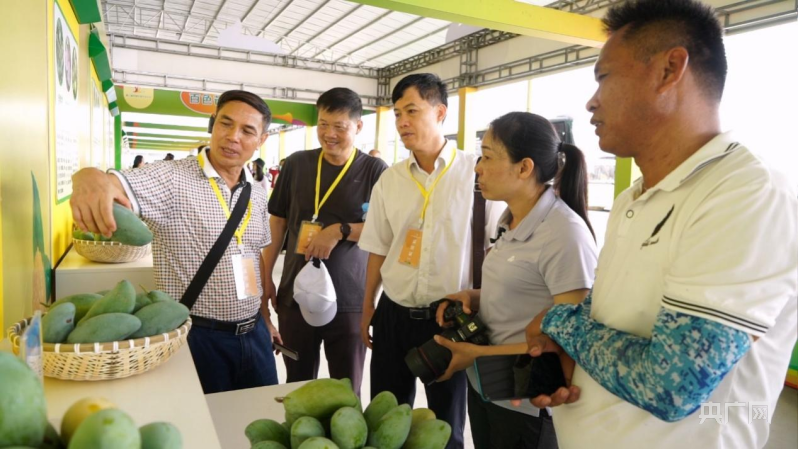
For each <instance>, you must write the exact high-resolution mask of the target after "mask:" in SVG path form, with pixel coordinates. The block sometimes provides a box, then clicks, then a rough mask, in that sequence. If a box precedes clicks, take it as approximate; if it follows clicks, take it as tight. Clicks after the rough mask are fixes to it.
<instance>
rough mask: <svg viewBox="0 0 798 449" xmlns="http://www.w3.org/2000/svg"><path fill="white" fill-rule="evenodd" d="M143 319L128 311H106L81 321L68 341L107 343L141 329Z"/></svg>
mask: <svg viewBox="0 0 798 449" xmlns="http://www.w3.org/2000/svg"><path fill="white" fill-rule="evenodd" d="M140 327H141V320H140V319H138V318H137V317H136V316H134V315H129V314H127V313H106V314H103V315H98V316H95V317H93V318H89V319H88V320H84V321H82V322H81V323H80V325H79V326H78V327H76V328H75V330H73V331H72V333H70V334H69V336H68V337H67V343H105V342H109V341H120V340H125V339H127V338H128V337H129V336H130V335H131V334H133V333H134V332H136V331H137V330H139V328H140Z"/></svg>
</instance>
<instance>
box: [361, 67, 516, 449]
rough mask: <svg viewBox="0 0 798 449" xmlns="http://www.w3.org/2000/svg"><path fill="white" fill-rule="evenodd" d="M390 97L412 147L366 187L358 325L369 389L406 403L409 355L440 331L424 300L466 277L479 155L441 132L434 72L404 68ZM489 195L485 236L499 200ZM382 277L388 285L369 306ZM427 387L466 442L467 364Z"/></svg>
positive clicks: (466, 282) (455, 287)
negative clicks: (367, 357)
mask: <svg viewBox="0 0 798 449" xmlns="http://www.w3.org/2000/svg"><path fill="white" fill-rule="evenodd" d="M393 100H394V113H395V115H396V128H397V130H398V131H399V134H400V136H401V138H402V142H403V143H404V144H405V146H406V147H407V148H408V149H410V150H411V151H412V155H411V156H410V158H408V159H407V160H405V161H402V162H400V163H398V164H395V165H394V166H393V167H391V168H389V169H388V170H386V171H385V172H384V173H383V175H382V176H381V177H380V180H379V181H378V182H377V184H376V186H375V187H374V190H373V191H372V194H371V201H370V202H369V211H368V216H367V218H366V223H365V225H364V227H363V233H362V234H361V236H360V243H359V246H360V248H361V249H363V250H364V251H367V252H369V253H370V254H369V261H368V266H367V269H366V292H365V299H364V301H363V320H362V323H361V334H362V336H363V342H364V343H365V344H366V345H367V346H368V347H370V348H371V349H372V357H371V394H372V398H373V397H374V396H375V395H376V394H378V393H380V392H382V391H391V392H392V393H393V394H394V395H395V396H396V397H397V399H398V400H399V403H400V404H403V403H408V404H411V405H412V404H413V400H414V398H415V385H416V378H415V376H414V375H413V373H412V372H411V371H410V370H409V368H408V366H407V364H406V363H405V356H406V355H407V352H408V351H409V350H410V349H411V348H415V347H418V346H421V345H422V344H423V343H425V342H426V341H428V340H430V339H432V337H433V336H434V335H435V334H438V333H440V332H441V331H442V329H441V328H440V327H438V325H437V323H436V322H435V311H436V310H437V309H436V308H434V307H430V304H431V303H432V302H433V301H436V300H438V299H441V298H443V297H444V296H445V295H446V294H448V293H449V292H453V291H460V290H463V289H465V288H470V286H471V283H472V282H471V226H472V212H473V207H474V205H473V204H474V177H475V173H474V166H475V165H476V162H477V156H476V155H475V154H468V153H465V152H463V151H459V150H458V149H457V148H456V147H455V145H453V144H452V143H449V142H447V141H446V139H445V138H444V136H443V131H442V128H441V126H442V124H443V120H444V118H445V117H446V102H447V97H446V85H445V84H444V83H443V82H441V80H440V79H439V78H438V77H437V76H435V75H433V74H429V73H425V74H415V75H409V76H407V77H405V78H404V79H402V80H401V81H400V82H399V83H398V84H397V85H396V87H395V88H394V91H393ZM422 191H423V193H422ZM425 195H426V196H428V201H425ZM488 203H489V205H488V207H487V210H486V216H487V218H486V220H485V221H486V223H485V228H486V232H485V235H486V236H488V235H490V231H491V230H493V229H495V227H496V223H497V221H498V218H499V215H500V214H501V211H502V209H503V208H501V207H493V206H494V204H493V203H492V202H488ZM422 214H423V215H422ZM422 217H423V219H422ZM486 243H487V242H486ZM380 284H382V285H383V286H384V289H385V290H384V293H383V295H382V297H381V298H380V301H379V305H378V307H377V308H376V311H375V306H374V303H375V301H376V299H377V298H376V296H377V292H378V290H379V287H380ZM369 327H372V328H373V338H372V337H371V335H370V334H369ZM425 390H426V393H427V401H428V404H429V408H430V409H432V410H433V411H434V412H435V414H436V416H437V417H438V419H442V420H445V421H447V422H448V423H449V424H450V425H451V426H452V436H451V438H450V440H449V443H448V445H447V448H448V449H455V448H462V447H463V429H464V426H465V407H466V378H465V374H464V373H463V372H460V373H457V374H456V375H455V376H453V377H452V378H451V379H449V380H447V381H445V382H435V383H433V384H431V385H427V386H426V388H425Z"/></svg>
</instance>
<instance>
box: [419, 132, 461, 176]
mask: <svg viewBox="0 0 798 449" xmlns="http://www.w3.org/2000/svg"><path fill="white" fill-rule="evenodd" d="M453 149H455V150H456V149H457V146H456V143H455V142H452V141H451V140H448V139H447V140H446V143H445V144H443V149H442V150H441V152H440V153H439V154H438V157H437V159H435V167H434V168H433V169H432V171H433V172H434V171H436V170H437V169H438V168H439V167H446V166H447V165H448V164H449V162H450V161H451V160H452V159H454V157H455V154H456V153H457V152H456V151H452V150H453ZM414 165H415V166H416V168H417V169H418V170H420V171H422V172H423V173H424V174H431V173H427V172H426V171H424V170H423V169H422V168H421V166H420V165H419V164H418V161H417V160H416V155H415V154H414V153H413V152H412V151H411V152H410V167H411V168H412V167H413V166H414Z"/></svg>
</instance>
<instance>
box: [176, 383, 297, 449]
mask: <svg viewBox="0 0 798 449" xmlns="http://www.w3.org/2000/svg"><path fill="white" fill-rule="evenodd" d="M306 383H307V382H293V383H290V384H280V385H273V386H270V387H258V388H248V389H246V390H236V391H227V392H224V393H214V394H209V395H207V396H205V400H206V401H207V402H208V408H209V409H210V411H211V416H212V417H213V424H214V425H215V426H216V434H217V435H218V436H219V441H220V442H221V443H222V447H224V448H225V449H247V448H249V447H250V446H251V445H250V444H249V440H247V437H246V436H245V435H244V429H246V427H247V425H249V423H251V422H252V421H255V420H256V419H273V420H275V421H277V422H283V421H285V409H284V408H283V404H280V403H279V402H276V401H275V400H274V398H275V397H282V396H285V395H287V394H288V393H290V392H292V391H294V390H296V389H297V388H299V387H301V386H302V385H304V384H306ZM186 447H189V446H186ZM197 447H199V446H197Z"/></svg>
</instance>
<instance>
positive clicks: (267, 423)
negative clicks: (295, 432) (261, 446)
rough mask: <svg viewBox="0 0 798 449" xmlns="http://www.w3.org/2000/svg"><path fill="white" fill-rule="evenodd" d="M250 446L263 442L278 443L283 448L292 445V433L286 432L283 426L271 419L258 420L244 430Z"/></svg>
mask: <svg viewBox="0 0 798 449" xmlns="http://www.w3.org/2000/svg"><path fill="white" fill-rule="evenodd" d="M244 435H246V436H247V439H248V440H249V442H250V444H255V443H258V442H261V441H276V442H278V443H280V444H281V445H283V446H289V445H290V444H291V434H290V431H288V430H286V429H285V427H283V425H282V424H280V423H278V422H277V421H273V420H271V419H258V420H255V421H252V422H251V423H249V425H248V426H247V428H246V429H244Z"/></svg>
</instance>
